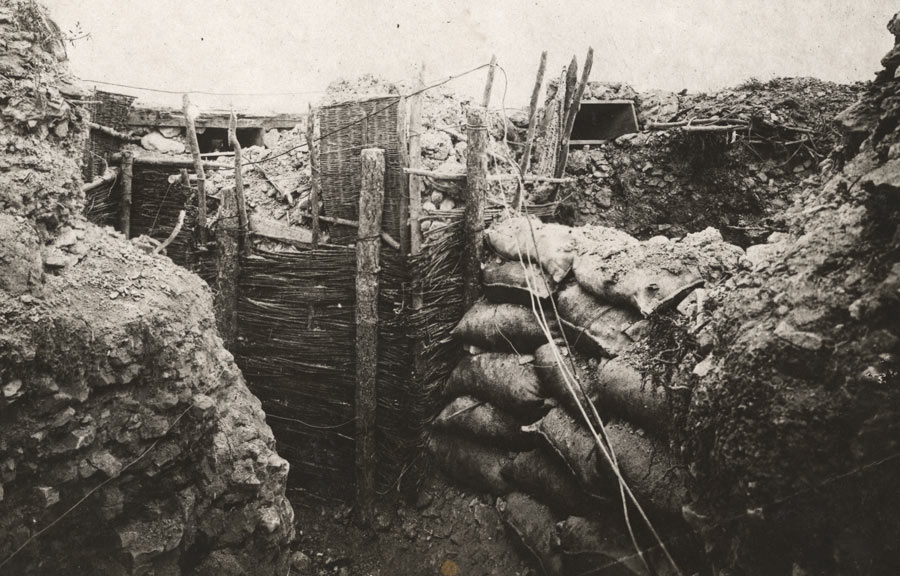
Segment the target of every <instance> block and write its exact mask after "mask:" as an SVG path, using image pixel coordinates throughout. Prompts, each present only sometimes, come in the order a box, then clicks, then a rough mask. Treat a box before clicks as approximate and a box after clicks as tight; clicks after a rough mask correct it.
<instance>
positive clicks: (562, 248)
mask: <svg viewBox="0 0 900 576" xmlns="http://www.w3.org/2000/svg"><path fill="white" fill-rule="evenodd" d="M485 236H486V237H487V240H488V243H489V244H490V245H491V248H493V249H494V251H495V252H496V253H497V254H499V255H501V256H503V257H504V258H506V259H507V260H514V261H519V260H520V259H521V260H528V261H530V262H534V263H537V264H540V266H541V267H542V268H543V269H544V270H545V271H546V272H547V273H548V274H549V275H550V277H551V278H553V280H554V281H555V282H560V281H562V279H563V278H565V277H566V275H567V274H568V273H569V271H570V270H571V269H572V259H573V258H574V256H575V250H576V247H577V244H578V238H579V237H580V232H579V231H578V230H577V229H574V228H570V227H568V226H563V225H562V224H544V223H543V222H541V221H540V220H538V219H537V218H534V217H528V216H516V217H513V218H507V219H506V220H503V221H502V222H496V223H494V224H493V225H491V227H490V228H488V229H487V230H486V231H485Z"/></svg>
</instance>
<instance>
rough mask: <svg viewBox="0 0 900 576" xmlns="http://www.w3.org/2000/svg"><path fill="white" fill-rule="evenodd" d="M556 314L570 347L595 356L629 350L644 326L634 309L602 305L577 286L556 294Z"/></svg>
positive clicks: (611, 354) (574, 285)
mask: <svg viewBox="0 0 900 576" xmlns="http://www.w3.org/2000/svg"><path fill="white" fill-rule="evenodd" d="M557 310H558V311H559V315H560V318H561V320H562V324H563V328H564V329H565V330H566V336H567V337H568V339H569V343H570V344H571V345H572V346H575V347H576V348H579V349H582V350H584V351H586V352H588V353H591V354H595V355H598V356H607V357H613V356H617V355H619V354H621V353H622V352H624V351H625V350H627V349H628V348H630V347H631V345H632V344H633V343H634V341H635V340H637V339H639V338H640V337H641V335H642V327H643V326H644V324H645V322H646V321H644V320H643V318H642V317H641V315H640V314H638V313H637V312H636V311H635V310H634V309H633V308H630V307H624V306H616V305H613V304H607V303H604V302H602V301H601V300H599V299H598V298H597V297H596V296H594V295H592V294H591V293H589V292H588V291H586V290H584V289H583V288H582V287H581V286H580V285H579V284H578V283H577V282H572V283H571V284H569V285H568V286H567V287H566V288H565V289H564V290H562V291H561V292H560V293H559V299H558V300H557Z"/></svg>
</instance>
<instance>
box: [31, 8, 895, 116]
mask: <svg viewBox="0 0 900 576" xmlns="http://www.w3.org/2000/svg"><path fill="white" fill-rule="evenodd" d="M45 4H47V6H48V7H49V8H50V12H51V15H52V16H53V18H54V19H55V20H56V21H57V23H58V24H59V25H60V27H61V28H63V30H68V29H73V28H74V27H75V24H76V22H80V23H81V27H82V29H83V30H84V31H86V32H89V33H90V34H91V38H90V39H89V40H82V41H79V42H77V43H76V44H75V46H70V47H69V56H70V61H71V62H70V66H71V68H72V70H73V71H74V72H75V74H77V75H78V76H80V77H81V78H90V79H96V80H106V81H110V82H117V83H123V84H132V85H136V86H147V87H154V88H163V89H168V90H178V91H181V90H202V91H211V92H307V91H317V90H323V89H324V88H325V87H326V86H327V85H328V83H329V82H330V81H331V80H334V79H337V78H340V77H347V78H352V77H355V76H358V75H360V74H364V73H373V74H376V75H379V76H384V77H386V78H388V79H392V80H397V79H401V78H413V77H414V75H415V74H416V68H417V67H418V66H419V64H420V63H422V62H424V63H425V67H426V81H429V82H430V81H435V80H439V79H441V78H443V77H446V76H448V75H450V74H454V73H457V72H461V71H464V70H467V69H469V68H472V67H474V66H477V65H478V64H482V63H485V62H487V61H489V60H490V57H491V54H492V53H493V54H496V55H497V58H498V62H499V64H500V65H501V66H503V67H504V68H505V70H506V71H507V73H508V76H509V87H508V94H507V99H506V104H507V105H508V106H514V105H523V104H525V103H527V101H528V98H529V97H530V93H531V86H532V85H533V83H534V76H535V73H536V71H537V65H538V60H539V58H540V53H541V51H542V50H547V51H548V52H549V66H548V76H549V75H550V74H552V75H554V76H555V75H558V74H559V71H560V70H561V69H562V67H563V66H565V65H566V64H567V63H568V61H569V60H570V59H571V57H572V56H573V55H576V56H577V57H578V61H579V63H581V62H582V61H583V60H584V55H585V53H586V51H587V47H588V46H593V48H594V52H595V56H594V66H593V73H592V75H591V78H592V79H593V80H616V81H624V82H628V83H630V84H632V85H633V86H635V87H636V88H637V89H639V90H643V89H650V88H662V89H668V90H674V91H677V90H681V89H682V88H687V89H689V90H690V91H709V90H715V89H718V88H722V87H725V86H729V85H734V84H737V83H740V82H741V81H743V80H746V79H747V78H750V77H756V78H758V79H760V80H767V79H769V78H773V77H777V76H815V77H818V78H822V79H826V80H834V81H839V82H848V81H854V80H867V79H871V78H872V76H873V73H874V72H875V71H876V70H877V69H878V68H879V60H880V59H881V57H882V56H883V55H884V54H885V53H886V52H887V51H888V50H889V49H890V47H891V45H892V44H893V39H892V38H891V36H890V34H889V33H888V32H887V30H886V29H885V25H886V24H887V22H888V20H889V19H890V17H891V16H892V15H893V14H894V12H896V11H897V10H900V3H898V2H893V1H888V0H856V1H853V0H794V1H791V0H729V1H726V0H671V1H665V0H643V1H637V0H635V1H628V0H572V1H568V2H564V1H560V0H537V1H529V2H525V1H519V2H516V1H513V0H441V1H424V0H394V1H390V0H387V1H386V0H380V1H378V2H370V1H365V2H364V1H361V0H316V1H315V2H312V1H309V0H299V1H294V2H276V1H274V0H45ZM484 78H485V73H484V71H480V72H478V73H475V74H473V75H471V76H469V77H467V78H466V79H465V80H459V81H454V83H453V84H451V86H453V87H455V88H456V89H457V90H459V91H460V92H462V93H465V94H467V95H471V96H476V95H479V94H480V93H481V91H482V88H483V83H484ZM108 89H110V90H114V91H116V90H118V91H122V92H126V93H136V94H140V95H141V96H143V97H145V99H150V98H151V96H150V95H149V94H146V93H138V92H133V91H130V90H126V89H112V88H108ZM502 92H503V76H502V74H499V73H498V76H497V84H495V90H494V98H493V101H492V106H500V105H501V96H502ZM317 98H319V95H317V94H310V95H303V94H299V95H296V96H287V97H278V98H260V97H239V96H233V97H224V98H221V99H218V100H217V101H215V102H214V101H213V100H212V99H209V98H206V99H204V98H203V97H201V96H197V97H195V101H198V102H199V103H200V105H201V107H202V106H203V105H204V104H207V105H213V104H218V105H222V104H223V103H224V104H228V103H233V104H234V105H235V107H237V108H248V107H251V108H256V109H273V108H286V107H291V108H295V109H305V107H306V102H307V100H309V99H311V100H312V101H313V102H315V100H316V99H317ZM152 99H153V100H154V101H157V102H159V101H161V102H163V103H169V104H171V105H173V106H180V97H179V96H175V95H172V96H159V95H156V96H152Z"/></svg>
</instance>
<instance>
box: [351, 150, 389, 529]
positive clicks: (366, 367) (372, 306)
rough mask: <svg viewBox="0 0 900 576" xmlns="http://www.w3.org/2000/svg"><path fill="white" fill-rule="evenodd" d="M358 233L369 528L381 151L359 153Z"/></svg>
mask: <svg viewBox="0 0 900 576" xmlns="http://www.w3.org/2000/svg"><path fill="white" fill-rule="evenodd" d="M361 160H362V162H361V164H362V166H361V169H362V186H361V188H360V194H359V235H358V237H357V241H356V404H355V409H356V504H357V507H358V509H359V520H360V523H361V524H362V525H363V526H370V525H371V522H372V518H373V515H374V500H375V465H376V461H375V411H376V409H377V400H378V398H377V394H376V380H377V377H378V290H379V285H378V271H379V260H380V249H381V242H379V237H380V233H381V220H382V216H383V214H384V166H385V163H384V150H382V149H380V148H366V149H364V150H362V153H361Z"/></svg>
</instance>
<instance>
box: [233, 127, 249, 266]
mask: <svg viewBox="0 0 900 576" xmlns="http://www.w3.org/2000/svg"><path fill="white" fill-rule="evenodd" d="M228 141H229V143H230V144H231V147H232V148H234V201H235V208H236V209H237V215H238V227H239V228H240V233H241V238H240V242H241V246H240V247H241V249H242V250H246V249H247V248H248V241H247V239H248V237H249V233H250V224H249V223H248V222H247V205H246V203H245V202H244V173H243V171H242V163H243V160H242V158H241V143H240V142H239V141H238V139H237V115H236V114H235V113H234V110H232V111H231V117H230V118H229V120H228Z"/></svg>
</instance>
